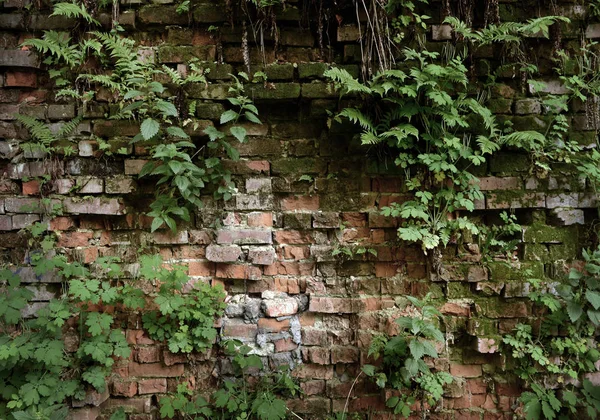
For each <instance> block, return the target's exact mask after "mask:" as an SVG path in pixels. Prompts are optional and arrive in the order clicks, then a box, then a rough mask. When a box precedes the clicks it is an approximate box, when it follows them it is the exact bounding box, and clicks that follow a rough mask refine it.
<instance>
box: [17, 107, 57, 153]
mask: <svg viewBox="0 0 600 420" xmlns="http://www.w3.org/2000/svg"><path fill="white" fill-rule="evenodd" d="M16 118H17V120H18V121H19V122H20V123H21V124H23V125H24V126H25V128H27V130H29V133H30V134H31V137H32V138H33V139H34V140H37V141H39V142H40V143H42V144H43V145H46V146H50V145H51V144H52V143H54V142H55V141H56V137H55V136H54V134H52V131H50V128H48V126H47V125H46V124H44V123H43V122H42V121H39V120H37V119H35V118H33V117H30V116H28V115H22V114H18V115H17V116H16Z"/></svg>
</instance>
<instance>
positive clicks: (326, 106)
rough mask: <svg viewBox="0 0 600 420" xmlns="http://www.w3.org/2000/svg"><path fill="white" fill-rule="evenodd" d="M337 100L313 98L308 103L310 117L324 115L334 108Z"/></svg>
mask: <svg viewBox="0 0 600 420" xmlns="http://www.w3.org/2000/svg"><path fill="white" fill-rule="evenodd" d="M336 106H337V101H335V100H327V99H315V100H314V101H312V102H311V103H310V115H311V116H312V117H325V116H327V115H329V114H328V111H329V112H331V111H333V110H335V109H336Z"/></svg>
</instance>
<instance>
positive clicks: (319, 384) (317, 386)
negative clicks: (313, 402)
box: [300, 380, 325, 395]
mask: <svg viewBox="0 0 600 420" xmlns="http://www.w3.org/2000/svg"><path fill="white" fill-rule="evenodd" d="M300 388H301V389H302V392H304V394H305V395H322V394H325V381H323V380H313V381H306V382H302V383H300Z"/></svg>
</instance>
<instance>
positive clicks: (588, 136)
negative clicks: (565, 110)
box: [568, 131, 598, 146]
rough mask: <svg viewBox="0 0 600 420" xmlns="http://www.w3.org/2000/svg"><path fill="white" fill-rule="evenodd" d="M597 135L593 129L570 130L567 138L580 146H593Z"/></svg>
mask: <svg viewBox="0 0 600 420" xmlns="http://www.w3.org/2000/svg"><path fill="white" fill-rule="evenodd" d="M597 137H598V135H597V134H596V132H595V131H570V132H569V134H568V139H569V140H570V141H574V142H576V143H577V144H579V145H580V146H593V145H595V144H596V141H597Z"/></svg>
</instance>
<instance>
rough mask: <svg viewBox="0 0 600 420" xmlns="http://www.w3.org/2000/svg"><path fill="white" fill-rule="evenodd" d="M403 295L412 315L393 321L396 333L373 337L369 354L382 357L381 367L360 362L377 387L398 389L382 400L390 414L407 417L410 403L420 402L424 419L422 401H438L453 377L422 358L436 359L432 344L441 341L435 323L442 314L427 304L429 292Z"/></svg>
mask: <svg viewBox="0 0 600 420" xmlns="http://www.w3.org/2000/svg"><path fill="white" fill-rule="evenodd" d="M406 298H407V299H408V301H409V302H410V304H412V306H413V308H414V316H403V317H401V318H398V319H397V320H396V323H397V324H398V325H399V327H400V333H399V334H398V335H397V336H395V337H391V338H390V337H387V336H378V337H375V338H374V340H373V341H372V343H371V347H370V348H369V356H373V357H374V358H375V359H379V357H382V358H383V360H382V367H381V369H378V368H376V367H375V366H373V365H364V366H363V367H362V371H363V372H364V373H365V374H366V375H367V376H370V377H372V378H373V379H374V380H375V382H376V383H377V385H378V386H379V387H381V388H391V389H393V390H396V391H398V392H397V393H395V394H394V395H393V396H392V397H390V398H389V399H388V400H387V402H386V405H387V406H388V407H390V408H391V409H393V412H394V414H397V415H401V416H402V417H405V418H407V417H409V416H410V415H411V413H412V411H413V410H414V408H413V407H414V405H415V404H417V403H420V411H421V415H422V416H423V418H426V417H425V416H426V409H425V404H428V405H429V406H433V405H434V404H435V403H436V402H438V401H439V400H440V399H441V398H442V394H443V390H444V388H443V387H444V386H445V385H447V384H450V383H452V381H453V378H452V376H451V375H450V374H449V373H447V372H441V371H439V372H436V371H433V370H431V368H430V367H429V364H428V363H427V361H426V358H434V359H435V358H438V357H439V354H438V351H437V349H436V347H438V346H440V345H444V343H445V339H444V334H443V333H442V331H440V330H439V328H438V327H437V326H436V324H437V323H438V322H439V321H440V319H441V317H442V315H441V313H440V312H439V311H438V310H437V309H436V308H435V306H433V305H431V299H432V298H431V295H430V294H428V295H427V296H426V297H425V298H424V299H423V300H419V299H417V298H415V297H412V296H406ZM411 309H412V308H411Z"/></svg>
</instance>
